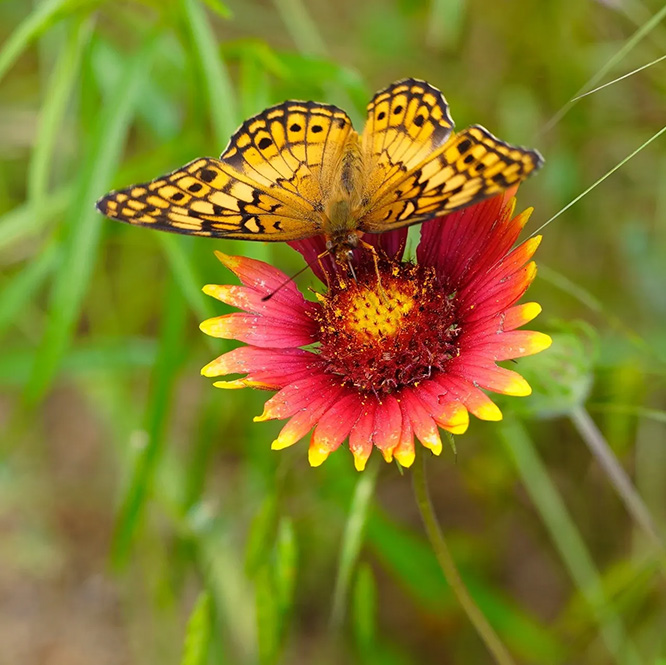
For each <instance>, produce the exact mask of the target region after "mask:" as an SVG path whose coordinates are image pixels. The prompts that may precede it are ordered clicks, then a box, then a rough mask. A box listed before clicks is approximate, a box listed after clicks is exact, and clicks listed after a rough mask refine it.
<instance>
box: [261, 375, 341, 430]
mask: <svg viewBox="0 0 666 665" xmlns="http://www.w3.org/2000/svg"><path fill="white" fill-rule="evenodd" d="M339 387H340V385H339V383H338V382H336V381H333V380H332V379H331V377H330V376H328V375H326V374H322V373H321V372H317V373H315V374H312V375H311V376H308V377H307V378H305V379H302V380H300V381H294V382H293V383H290V384H289V385H287V386H285V387H284V388H282V389H281V390H279V391H278V392H277V393H275V395H273V397H271V398H270V399H269V400H268V401H267V402H266V404H264V412H263V413H262V414H261V415H260V416H255V418H254V421H255V422H263V421H264V420H282V419H284V418H289V416H293V415H294V414H295V413H296V412H298V411H303V410H306V409H307V408H308V407H309V406H310V405H311V404H312V403H314V402H316V401H317V400H318V399H319V398H320V397H321V396H322V395H327V394H329V393H330V392H331V391H333V390H336V391H337V389H338V388H339Z"/></svg>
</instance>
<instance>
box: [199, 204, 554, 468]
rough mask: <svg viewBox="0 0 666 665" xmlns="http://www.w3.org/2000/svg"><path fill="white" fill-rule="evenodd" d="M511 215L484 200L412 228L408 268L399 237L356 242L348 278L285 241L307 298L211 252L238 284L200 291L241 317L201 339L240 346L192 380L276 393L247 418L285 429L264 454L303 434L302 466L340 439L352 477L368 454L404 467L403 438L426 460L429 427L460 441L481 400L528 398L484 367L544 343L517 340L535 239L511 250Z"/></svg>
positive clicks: (527, 337)
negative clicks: (300, 263) (415, 231)
mask: <svg viewBox="0 0 666 665" xmlns="http://www.w3.org/2000/svg"><path fill="white" fill-rule="evenodd" d="M514 206H515V199H513V198H510V197H508V196H507V195H504V196H498V197H496V198H494V199H490V200H487V201H484V202H482V203H479V204H476V205H474V206H470V207H468V208H465V209H463V210H461V211H458V212H455V213H452V214H450V215H448V216H446V217H444V218H440V219H436V220H433V221H430V222H427V223H425V224H423V225H422V228H421V240H420V243H419V245H418V248H417V250H416V259H417V260H416V262H408V261H403V260H402V255H403V252H404V247H405V240H406V233H407V232H406V230H405V229H402V230H399V231H391V232H387V233H383V234H380V235H370V234H367V235H364V236H363V241H364V242H366V243H369V244H371V245H372V247H373V248H374V250H372V251H371V250H370V249H368V248H367V247H366V248H363V249H361V250H358V251H357V252H356V253H355V255H354V257H353V259H352V262H353V270H351V269H342V268H340V267H338V266H336V265H335V263H334V262H333V260H332V259H331V258H330V257H328V256H327V257H324V258H323V259H319V260H318V259H317V256H318V255H320V254H321V253H322V252H323V250H324V246H323V240H322V239H320V238H313V239H308V240H302V241H298V242H294V243H290V244H291V245H292V246H293V247H294V248H295V249H297V250H298V251H300V252H301V254H303V256H304V257H305V258H306V260H307V261H308V262H309V263H310V266H311V268H312V269H313V271H314V272H315V274H317V276H318V277H319V278H320V279H321V280H322V281H323V282H325V283H327V284H328V288H327V289H326V290H324V291H323V293H316V294H315V296H316V301H310V300H306V299H305V298H304V297H303V295H302V294H301V293H300V291H299V290H298V289H297V287H296V285H295V284H294V283H293V281H287V280H288V278H287V276H286V275H285V274H284V273H282V272H281V271H279V270H277V269H276V268H274V267H272V266H270V265H268V264H266V263H263V262H261V261H257V260H253V259H248V258H242V257H237V256H227V255H225V254H221V253H218V254H217V256H218V258H219V259H220V261H221V262H222V263H223V264H224V265H225V266H226V267H227V268H229V269H230V270H232V271H233V272H234V273H235V274H236V275H237V276H238V278H239V279H240V281H241V283H242V285H233V286H231V285H222V286H217V285H208V286H206V287H204V292H205V293H207V294H208V295H211V296H213V297H214V298H217V299H218V300H221V301H222V302H224V303H227V304H229V305H232V306H234V307H237V308H239V309H240V310H242V311H241V312H237V313H232V314H226V315H224V316H219V317H216V318H213V319H209V320H207V321H204V322H203V323H202V324H201V329H202V330H203V331H204V332H205V333H207V334H208V335H212V336H214V337H221V338H225V339H235V340H239V341H241V342H244V343H245V344H246V345H245V346H241V347H239V348H236V349H234V350H232V351H229V352H228V353H225V354H223V355H222V356H220V357H219V358H217V359H216V360H214V361H213V362H211V363H209V364H208V365H206V367H204V368H203V369H202V374H204V376H210V377H219V376H221V377H228V375H230V374H241V375H243V376H242V377H241V378H235V379H234V378H231V379H229V378H227V379H226V380H222V381H218V382H216V383H215V385H216V386H218V387H220V388H244V387H253V388H262V389H266V390H276V391H277V393H276V394H275V395H273V396H272V397H271V398H270V399H269V400H268V401H267V402H266V404H265V408H264V412H263V413H262V414H261V415H260V416H258V417H256V418H255V421H264V420H271V419H280V420H284V419H288V422H287V423H286V424H285V425H284V427H283V428H282V430H281V432H280V433H279V435H278V437H277V439H275V441H273V443H272V448H274V449H282V448H285V447H287V446H291V445H292V444H294V443H296V442H297V441H298V440H300V439H301V438H302V437H304V436H305V435H306V434H307V433H308V432H310V431H311V430H312V435H311V438H310V447H309V455H308V456H309V461H310V464H311V465H313V466H318V465H320V464H321V463H322V462H323V461H324V460H325V459H326V458H327V457H328V456H329V455H330V454H331V453H332V452H333V451H334V450H336V449H337V448H338V447H339V446H340V445H341V444H342V443H343V442H344V441H345V439H348V441H349V448H350V450H351V452H352V454H353V456H354V461H355V466H356V468H357V469H358V470H362V469H363V468H364V467H365V465H366V462H367V460H368V458H369V456H370V453H371V451H372V448H373V446H374V447H376V448H378V449H379V450H380V452H381V453H382V455H383V457H384V459H385V460H386V461H391V460H392V459H395V460H397V461H398V462H399V463H400V464H401V465H402V466H410V465H411V464H412V463H413V461H414V457H415V449H414V439H415V438H416V439H418V440H419V441H420V442H421V444H422V445H424V446H425V447H426V448H429V449H430V450H431V451H432V452H433V453H434V454H436V455H438V454H439V453H440V451H441V450H442V442H441V438H440V432H439V428H441V429H444V430H447V431H448V432H451V433H453V434H462V433H463V432H464V431H465V430H466V429H467V426H468V423H469V413H472V414H473V415H475V416H476V417H477V418H480V419H482V420H500V419H501V418H502V414H501V412H500V410H499V408H498V407H497V406H496V405H495V404H494V402H492V401H491V399H490V398H489V397H488V396H487V395H486V393H485V392H484V390H488V391H493V392H496V393H504V394H507V395H516V396H520V395H528V394H529V393H530V392H531V389H530V387H529V385H528V384H527V382H526V381H525V379H523V378H522V377H521V376H520V375H519V374H518V373H516V372H515V371H512V370H509V369H506V368H504V367H500V366H498V365H497V362H498V361H503V360H509V359H514V358H519V357H521V356H527V355H531V354H534V353H538V352H539V351H542V350H544V349H546V348H547V347H548V346H550V343H551V339H550V337H548V335H545V334H543V333H540V332H533V331H525V330H517V329H518V328H519V327H520V326H522V325H524V324H526V323H528V322H529V321H531V320H532V319H534V317H536V316H537V314H539V312H540V311H541V307H540V306H539V305H538V304H537V303H534V302H529V303H524V304H520V305H517V304H516V302H517V301H518V300H519V299H520V298H521V296H522V295H523V294H524V293H525V291H526V289H527V287H528V286H529V285H530V283H531V282H532V280H533V279H534V277H535V274H536V266H535V264H534V262H533V261H531V260H530V259H531V258H532V255H533V254H534V252H535V250H536V248H537V246H538V244H539V241H540V237H535V238H530V239H528V240H526V241H525V242H523V243H522V244H521V245H519V246H517V247H515V248H513V249H512V247H513V245H514V243H515V242H516V240H517V238H518V235H519V233H520V231H521V229H522V228H523V226H524V225H525V223H526V222H527V219H528V218H529V215H530V213H531V209H530V210H526V211H525V212H523V213H522V214H519V215H517V216H516V217H513V218H512V214H513V209H514ZM352 272H353V273H354V274H353V275H352V274H350V273H352ZM285 282H286V284H285ZM269 294H273V295H272V296H271V297H270V299H268V300H265V299H264V298H265V297H266V296H267V295H269Z"/></svg>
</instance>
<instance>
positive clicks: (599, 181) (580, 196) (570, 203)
mask: <svg viewBox="0 0 666 665" xmlns="http://www.w3.org/2000/svg"><path fill="white" fill-rule="evenodd" d="M664 132H666V126H664V127H662V128H661V129H660V130H659V131H658V132H657V133H656V134H654V135H653V136H651V137H650V138H649V139H648V140H647V141H645V143H643V144H642V145H640V146H639V147H638V148H636V150H634V151H633V152H632V153H631V154H630V155H627V156H626V157H625V158H624V159H623V160H622V161H621V162H620V163H619V164H616V165H615V166H614V167H613V168H612V169H611V170H610V171H608V172H607V173H605V174H604V175H602V176H601V178H599V179H598V180H597V181H595V182H593V183H592V184H591V185H590V186H589V187H588V188H587V189H586V190H585V191H584V192H582V193H581V194H579V195H578V196H577V197H576V198H575V199H573V201H569V203H567V204H566V205H565V206H564V208H562V209H561V210H560V211H559V212H556V213H555V214H554V215H553V216H552V217H551V218H550V219H549V220H548V221H546V222H544V223H543V224H542V225H541V226H540V227H539V228H538V229H536V231H533V232H532V234H531V235H530V238H533V237H534V236H536V235H538V234H539V233H540V232H541V231H542V230H543V229H545V228H546V227H547V226H548V225H549V224H550V223H551V222H553V221H555V220H556V219H557V218H558V217H559V216H560V215H561V214H562V213H564V212H566V211H567V210H569V208H571V206H572V205H574V204H575V203H578V201H580V200H581V199H582V198H583V197H584V196H586V195H587V194H589V193H590V192H591V191H592V190H593V189H594V188H595V187H596V186H597V185H600V184H601V183H602V182H603V181H604V180H606V178H608V177H609V176H611V175H613V173H615V171H617V170H618V169H619V168H621V167H622V166H624V165H625V164H626V163H627V162H628V161H629V160H630V159H631V158H632V157H635V156H636V155H637V154H638V153H639V152H640V151H641V150H643V149H644V148H647V147H648V146H649V145H650V143H652V142H653V141H654V140H655V139H658V138H659V137H660V136H661V135H662V134H663V133H664Z"/></svg>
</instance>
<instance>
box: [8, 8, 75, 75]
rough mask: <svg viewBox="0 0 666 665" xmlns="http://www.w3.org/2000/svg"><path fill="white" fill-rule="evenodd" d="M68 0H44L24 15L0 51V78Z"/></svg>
mask: <svg viewBox="0 0 666 665" xmlns="http://www.w3.org/2000/svg"><path fill="white" fill-rule="evenodd" d="M68 2H69V0H44V2H39V3H37V4H36V7H35V9H34V10H33V11H32V12H30V14H28V16H26V18H25V19H24V20H23V23H21V24H20V25H19V26H18V27H17V28H16V30H14V32H13V33H12V35H11V37H10V38H9V39H8V40H7V42H6V43H5V46H4V48H3V49H2V51H0V80H2V77H3V76H4V75H5V74H6V73H7V71H8V70H9V69H10V68H11V66H12V65H13V64H14V62H15V61H16V59H17V58H18V57H19V56H20V55H21V53H22V52H23V51H24V50H25V48H26V47H27V46H28V44H30V42H32V41H33V40H34V39H35V38H36V37H38V36H39V35H40V34H41V33H42V32H43V31H44V30H46V29H47V28H48V27H49V26H50V25H51V23H53V21H54V20H56V19H57V15H58V12H59V11H60V10H61V9H62V8H63V7H64V6H65V5H66V4H67V3H68Z"/></svg>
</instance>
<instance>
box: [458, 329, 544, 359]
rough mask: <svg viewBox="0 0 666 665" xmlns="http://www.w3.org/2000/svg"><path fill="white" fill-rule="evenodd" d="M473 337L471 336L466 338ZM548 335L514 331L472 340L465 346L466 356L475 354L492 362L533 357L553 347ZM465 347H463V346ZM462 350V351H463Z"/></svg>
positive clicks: (529, 331)
mask: <svg viewBox="0 0 666 665" xmlns="http://www.w3.org/2000/svg"><path fill="white" fill-rule="evenodd" d="M467 337H471V335H470V336H466V338H467ZM551 342H552V340H551V339H550V337H549V336H548V335H545V334H544V333H540V332H533V331H531V330H513V331H511V332H504V333H499V334H496V335H493V336H486V337H480V338H479V339H478V341H477V340H476V339H474V340H473V341H472V340H470V342H468V343H467V344H465V345H464V353H465V354H473V355H474V356H480V357H483V358H484V359H488V360H490V361H500V360H512V359H514V358H522V357H524V356H533V355H534V354H535V353H539V352H540V351H543V350H544V349H547V348H548V347H549V346H550V345H551ZM461 346H463V345H461ZM461 350H462V349H461Z"/></svg>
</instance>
